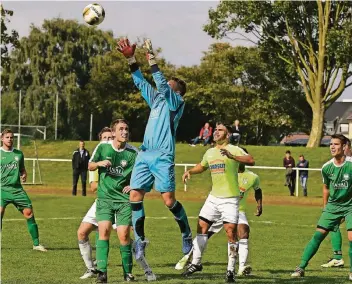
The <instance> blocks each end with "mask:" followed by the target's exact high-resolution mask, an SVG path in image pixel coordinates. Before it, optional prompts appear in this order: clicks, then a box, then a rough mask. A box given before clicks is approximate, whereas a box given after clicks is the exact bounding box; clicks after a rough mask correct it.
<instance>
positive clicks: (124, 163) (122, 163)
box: [120, 160, 127, 168]
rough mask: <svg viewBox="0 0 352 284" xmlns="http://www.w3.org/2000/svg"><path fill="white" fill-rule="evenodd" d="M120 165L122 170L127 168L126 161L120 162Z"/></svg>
mask: <svg viewBox="0 0 352 284" xmlns="http://www.w3.org/2000/svg"><path fill="white" fill-rule="evenodd" d="M120 165H121V166H122V167H123V168H124V167H126V166H127V161H126V160H122V161H121V163H120Z"/></svg>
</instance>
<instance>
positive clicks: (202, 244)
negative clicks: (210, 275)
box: [192, 234, 208, 265]
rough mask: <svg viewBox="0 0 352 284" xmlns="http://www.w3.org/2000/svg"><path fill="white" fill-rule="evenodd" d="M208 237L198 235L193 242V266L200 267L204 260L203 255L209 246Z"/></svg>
mask: <svg viewBox="0 0 352 284" xmlns="http://www.w3.org/2000/svg"><path fill="white" fill-rule="evenodd" d="M207 242H208V235H207V234H205V235H202V234H197V236H196V237H195V239H194V241H193V259H192V264H195V265H199V264H200V263H201V260H202V254H203V252H204V250H205V248H206V246H207Z"/></svg>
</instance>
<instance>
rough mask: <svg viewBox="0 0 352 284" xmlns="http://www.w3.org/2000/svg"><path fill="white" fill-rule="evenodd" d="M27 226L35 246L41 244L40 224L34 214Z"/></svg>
mask: <svg viewBox="0 0 352 284" xmlns="http://www.w3.org/2000/svg"><path fill="white" fill-rule="evenodd" d="M27 228H28V232H29V233H30V235H31V237H32V241H33V245H34V246H39V232H38V225H37V223H36V222H35V219H34V216H32V217H31V218H29V219H27Z"/></svg>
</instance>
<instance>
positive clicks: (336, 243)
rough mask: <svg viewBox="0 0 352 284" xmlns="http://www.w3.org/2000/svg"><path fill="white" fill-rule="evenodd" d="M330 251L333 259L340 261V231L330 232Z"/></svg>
mask: <svg viewBox="0 0 352 284" xmlns="http://www.w3.org/2000/svg"><path fill="white" fill-rule="evenodd" d="M329 234H330V238H331V245H332V250H333V252H334V255H333V257H332V258H333V259H338V260H340V259H342V236H341V231H340V229H337V231H336V232H333V231H332V232H330V233H329Z"/></svg>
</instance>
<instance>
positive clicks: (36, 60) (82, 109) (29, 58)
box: [9, 18, 113, 138]
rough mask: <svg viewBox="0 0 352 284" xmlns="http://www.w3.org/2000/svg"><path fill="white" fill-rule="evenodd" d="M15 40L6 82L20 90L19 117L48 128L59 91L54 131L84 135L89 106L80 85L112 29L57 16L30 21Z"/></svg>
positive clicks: (106, 45) (108, 44) (107, 44)
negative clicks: (27, 29) (24, 34)
mask: <svg viewBox="0 0 352 284" xmlns="http://www.w3.org/2000/svg"><path fill="white" fill-rule="evenodd" d="M20 44H21V45H20V47H19V48H18V49H17V50H15V51H14V52H13V54H12V55H11V75H10V81H9V83H10V87H11V90H12V91H18V90H20V89H21V90H22V91H23V93H24V95H25V96H24V110H23V119H24V121H26V122H27V123H28V124H36V125H48V126H49V135H50V134H51V133H53V128H54V123H55V100H56V95H57V94H58V96H59V114H60V115H59V120H58V128H59V130H60V131H59V135H60V136H61V137H70V138H78V137H84V136H85V137H87V136H88V127H86V126H87V125H89V115H90V109H91V106H90V105H89V102H88V100H87V99H86V90H85V87H86V85H87V84H88V82H89V80H90V76H91V75H90V71H91V68H92V60H93V59H94V57H95V56H98V55H102V54H105V53H106V52H108V51H110V50H111V48H112V45H113V36H112V33H111V32H103V31H101V30H98V29H96V28H91V27H88V26H85V25H81V24H78V23H77V22H76V21H72V20H63V19H59V18H58V19H52V20H45V21H44V23H43V25H42V27H36V26H34V25H32V26H31V30H30V34H29V36H28V37H23V38H22V39H21V40H20Z"/></svg>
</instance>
